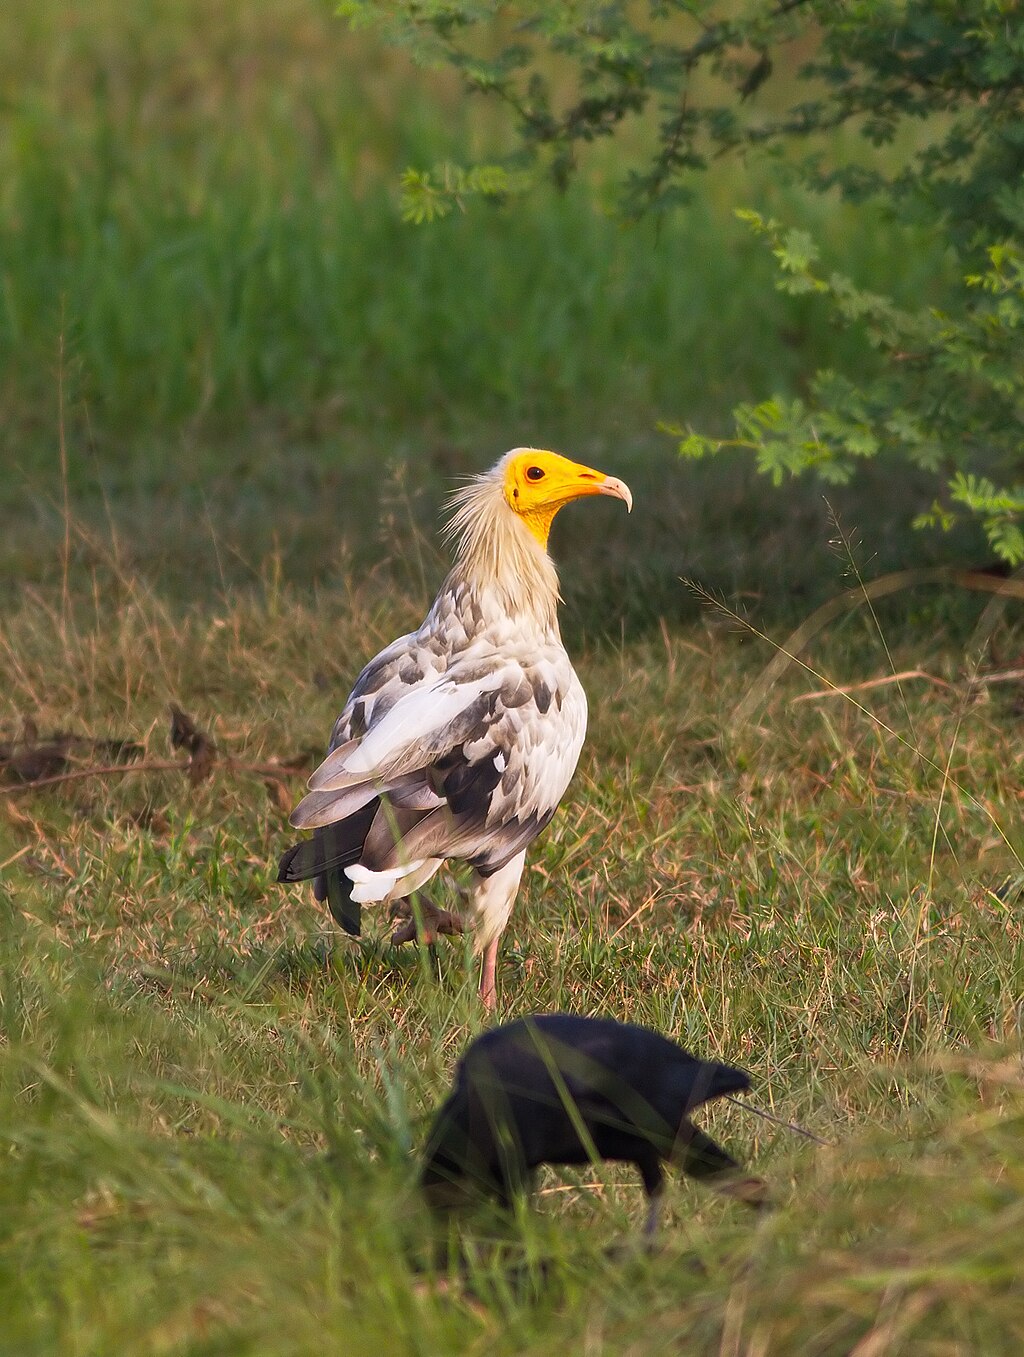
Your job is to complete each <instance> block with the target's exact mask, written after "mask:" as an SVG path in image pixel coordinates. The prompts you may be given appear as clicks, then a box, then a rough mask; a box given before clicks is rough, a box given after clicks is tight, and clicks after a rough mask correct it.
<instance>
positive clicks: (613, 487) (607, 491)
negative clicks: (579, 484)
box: [594, 476, 633, 513]
mask: <svg viewBox="0 0 1024 1357" xmlns="http://www.w3.org/2000/svg"><path fill="white" fill-rule="evenodd" d="M594 488H595V490H596V491H597V493H598V494H599V495H614V496H615V498H616V499H621V500H622V502H623V504H625V506H626V512H627V513H632V512H633V492H632V491H631V490H630V488H629V486H628V485H627V484H626V482H625V481H620V480H619V478H618V476H605V478H604V480H603V481H599V482H598V484H597V485H596V486H595V487H594Z"/></svg>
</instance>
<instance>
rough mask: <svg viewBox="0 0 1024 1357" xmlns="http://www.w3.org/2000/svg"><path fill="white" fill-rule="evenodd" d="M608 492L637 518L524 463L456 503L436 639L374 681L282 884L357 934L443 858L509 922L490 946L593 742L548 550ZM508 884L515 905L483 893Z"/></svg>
mask: <svg viewBox="0 0 1024 1357" xmlns="http://www.w3.org/2000/svg"><path fill="white" fill-rule="evenodd" d="M538 472H539V473H540V475H539V476H538ZM531 473H532V474H531ZM541 482H543V483H544V493H546V495H547V500H546V501H544V500H543V499H542V497H541V493H540V492H539V491H538V485H539V484H540V483H541ZM595 493H597V494H613V495H616V496H618V497H619V498H622V499H625V500H626V502H627V504H628V503H630V497H629V491H628V489H627V488H626V487H625V486H624V485H623V483H622V482H621V481H618V480H615V479H614V478H612V477H606V476H603V475H602V473H600V472H595V471H591V470H590V468H587V467H581V466H578V465H577V464H575V463H572V462H569V461H567V460H566V459H565V458H562V457H559V456H557V455H556V454H554V453H549V452H540V451H536V450H533V449H526V450H524V449H516V450H515V451H514V452H512V453H509V454H507V455H506V457H504V458H503V459H502V460H501V462H499V463H498V465H497V466H496V467H495V468H494V469H493V470H492V471H491V472H489V473H486V474H485V475H483V476H479V477H476V478H475V479H474V480H473V481H472V482H470V484H469V485H468V486H467V487H465V488H464V489H463V490H461V491H459V492H458V494H457V495H456V497H455V513H454V516H453V518H452V520H451V523H450V524H449V532H450V535H451V536H452V537H453V538H454V539H455V541H456V543H457V550H456V559H455V564H454V566H453V568H452V571H451V573H450V574H449V576H448V578H447V579H446V580H445V582H444V584H443V585H442V587H441V590H440V592H439V593H438V596H437V598H436V599H435V600H434V603H433V606H432V607H431V609H430V612H429V613H428V614H427V617H426V619H425V620H424V622H423V624H422V626H421V627H420V628H419V629H418V630H417V631H415V632H413V633H411V634H410V635H408V636H403V637H401V638H400V639H399V640H397V641H395V642H393V643H392V644H391V645H390V646H388V647H387V649H385V650H383V651H382V652H381V653H380V654H379V655H377V656H376V658H375V659H373V660H371V661H370V663H369V664H368V665H367V666H366V668H365V669H364V670H363V671H362V673H361V674H360V675H359V677H358V679H357V680H356V683H355V686H354V688H353V689H352V693H351V695H350V696H349V699H348V702H347V703H346V706H345V709H344V711H343V712H342V713H341V716H340V717H339V718H338V720H337V722H336V724H335V727H334V730H333V732H332V735H331V741H330V748H329V753H328V755H327V757H326V759H325V760H324V762H323V763H322V764H321V765H320V767H319V768H318V769H317V770H316V772H315V773H314V774H313V776H312V777H311V779H310V781H309V792H308V794H307V795H306V796H305V797H304V798H303V800H302V801H301V802H300V804H299V805H298V807H297V808H296V810H295V811H294V813H293V815H292V817H291V818H292V824H293V825H295V826H296V827H297V828H300V829H312V830H313V838H312V839H309V840H305V841H303V842H302V843H299V844H297V845H295V846H294V847H293V848H291V849H289V850H288V852H287V853H286V854H285V855H284V857H283V858H282V860H281V865H280V871H279V878H280V879H281V880H283V881H297V880H302V879H304V878H308V877H313V878H314V879H315V889H316V893H317V895H318V897H319V898H320V899H325V898H326V899H327V901H328V903H329V905H330V907H331V910H332V912H333V913H334V915H335V917H336V918H337V919H338V921H339V922H340V923H341V924H342V925H343V926H344V927H345V928H347V929H348V930H349V931H350V932H355V933H357V932H358V931H359V923H360V919H359V914H360V910H359V906H360V905H361V904H363V903H368V902H371V901H386V900H394V899H399V898H403V897H404V896H407V895H409V894H411V893H412V891H414V890H416V889H417V888H418V887H419V886H421V885H422V884H423V883H424V882H425V881H426V880H427V879H428V878H429V877H430V876H432V875H433V873H434V872H435V871H436V870H437V868H438V867H439V866H440V865H441V863H442V862H443V861H444V860H445V859H446V858H457V859H462V860H465V861H466V862H468V863H469V864H470V866H471V867H472V868H473V869H474V871H475V872H476V874H477V880H478V883H479V885H480V888H481V889H480V899H479V900H476V901H473V900H472V899H471V903H473V904H475V905H476V912H477V913H478V914H486V913H488V911H491V912H492V913H494V914H495V918H494V919H493V921H492V926H491V927H489V928H486V929H485V932H486V933H488V934H489V935H490V934H494V935H496V934H500V932H501V930H502V929H503V927H504V924H505V922H506V920H507V917H508V910H509V909H510V908H511V901H512V899H513V898H514V895H515V891H516V888H517V887H518V880H519V872H521V869H522V861H521V860H519V862H518V871H516V867H515V864H516V861H517V859H521V855H522V854H523V853H524V852H525V849H526V847H527V845H528V844H529V843H530V841H531V840H532V839H533V838H535V837H536V835H537V834H539V833H540V831H541V830H542V829H543V828H544V826H545V825H546V824H547V823H548V821H549V820H550V819H551V817H552V815H553V814H554V812H555V810H556V808H557V806H558V803H559V801H560V800H561V797H562V795H563V793H564V792H565V789H566V787H567V786H568V783H569V779H570V778H571V777H572V774H573V770H574V769H575V767H576V761H577V759H578V758H579V754H580V750H581V748H582V745H583V739H584V735H585V732H586V722H587V702H586V696H585V694H584V692H583V688H582V686H581V684H580V682H579V679H578V678H577V677H576V673H575V671H574V670H573V667H572V664H571V663H570V661H569V657H568V655H567V654H566V652H565V649H564V648H563V646H562V642H561V638H560V636H559V632H558V621H557V615H556V606H557V601H558V581H557V576H556V574H555V570H554V566H553V564H552V562H551V560H550V558H549V556H548V554H547V551H546V542H547V531H548V528H549V527H550V523H551V520H552V519H553V517H554V514H555V513H556V512H557V510H558V509H559V508H560V507H561V506H562V504H564V503H567V502H568V501H569V500H570V499H573V498H577V497H578V496H580V495H583V494H595ZM504 868H508V875H509V876H511V875H514V876H515V880H514V882H511V881H510V892H509V891H506V892H505V893H504V894H507V895H508V899H507V901H506V900H505V899H504V895H502V896H501V898H499V899H497V900H496V899H495V898H494V897H495V892H494V890H491V891H490V892H488V891H487V889H486V888H485V886H484V883H486V882H487V880H488V878H491V877H494V876H495V875H496V874H498V873H500V872H501V871H502V869H504ZM471 896H472V892H471ZM502 912H503V915H504V916H503V917H498V916H501V915H502ZM481 922H482V920H481ZM487 940H489V938H488V939H487Z"/></svg>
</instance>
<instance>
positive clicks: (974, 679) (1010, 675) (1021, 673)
mask: <svg viewBox="0 0 1024 1357" xmlns="http://www.w3.org/2000/svg"><path fill="white" fill-rule="evenodd" d="M1018 679H1024V669H1004V670H1002V671H1001V672H1000V673H997V674H972V675H971V677H970V678H969V679H968V680H967V682H968V683H971V684H976V685H977V686H978V687H981V686H982V685H984V684H986V683H1013V682H1015V681H1016V680H1018Z"/></svg>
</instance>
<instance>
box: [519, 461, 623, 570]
mask: <svg viewBox="0 0 1024 1357" xmlns="http://www.w3.org/2000/svg"><path fill="white" fill-rule="evenodd" d="M504 488H505V500H506V502H507V504H508V506H509V508H510V509H512V510H513V511H514V512H515V513H517V514H518V515H519V517H520V518H521V519H522V520H523V522H524V523H525V524H526V526H527V527H528V528H529V529H530V531H531V532H532V533H533V535H534V537H535V538H536V539H537V541H538V542H539V543H540V544H541V546H542V547H546V546H547V542H548V533H549V532H550V531H551V524H552V522H553V521H554V517H555V514H557V513H558V511H559V509H561V508H562V506H563V505H565V504H568V503H569V502H570V501H571V500H574V499H580V498H581V497H582V496H583V495H614V496H615V498H616V499H621V500H622V501H623V502H624V504H625V506H626V508H627V510H631V509H632V508H633V496H632V493H631V492H630V489H629V486H628V485H627V484H626V483H625V481H620V480H618V478H617V477H615V476H606V475H605V474H604V472H603V471H594V470H593V468H592V467H589V466H581V465H580V463H579V462H570V461H569V459H568V457H561V456H559V454H558V453H557V452H546V451H544V450H543V449H542V448H522V449H519V450H518V451H517V452H516V453H514V454H513V456H511V457H510V458H509V460H508V463H507V464H506V467H505V487H504Z"/></svg>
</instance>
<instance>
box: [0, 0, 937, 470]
mask: <svg viewBox="0 0 1024 1357" xmlns="http://www.w3.org/2000/svg"><path fill="white" fill-rule="evenodd" d="M0 51H2V52H3V54H4V55H3V57H0V62H2V65H0V76H2V77H3V80H4V88H5V97H6V109H5V117H4V126H3V131H2V134H0V284H2V286H0V372H2V373H3V377H2V379H0V380H2V392H3V397H4V403H5V406H6V407H7V409H8V411H9V414H8V417H7V418H6V419H5V421H4V430H3V433H2V435H0V437H2V438H3V440H4V441H3V445H2V446H3V447H4V453H5V458H7V459H9V460H10V461H11V462H12V463H13V464H15V465H16V466H18V467H22V468H24V469H26V470H28V471H34V470H37V469H38V467H39V465H40V463H43V464H45V465H48V466H50V467H52V465H53V462H54V458H53V455H52V454H53V448H54V443H55V441H56V438H55V430H56V427H57V422H58V400H57V384H56V375H57V373H58V371H60V373H61V374H62V379H63V386H64V393H63V402H64V409H65V418H66V420H67V422H68V423H69V425H70V426H71V427H72V428H73V429H74V430H75V431H76V433H77V435H78V438H77V439H76V448H78V449H79V451H78V453H77V455H76V456H75V457H73V458H72V474H73V476H74V477H75V479H76V480H77V482H78V483H79V484H80V485H81V486H82V488H85V487H87V486H88V485H89V484H90V482H91V481H92V479H93V476H94V467H93V463H94V462H98V464H99V465H100V466H101V467H104V468H116V467H120V468H122V472H123V471H124V470H126V469H127V470H139V469H142V470H144V471H145V470H148V471H150V472H151V473H152V471H153V470H155V469H156V468H159V467H160V466H162V465H163V466H166V465H167V464H168V463H170V464H173V465H174V466H181V465H184V464H187V463H188V461H189V460H190V459H192V458H194V457H195V455H196V450H197V447H198V449H199V452H200V455H201V454H202V450H203V448H204V446H205V445H206V444H207V443H208V441H209V440H210V439H211V438H215V439H218V440H219V439H220V438H221V437H222V435H223V433H224V431H225V430H230V431H232V432H235V433H237V431H238V428H239V425H240V424H241V425H244V426H245V427H247V428H249V429H253V428H255V429H260V428H267V427H270V428H272V429H273V430H274V431H275V432H276V433H277V434H278V436H281V435H282V434H283V436H284V437H285V438H286V439H289V440H290V441H298V442H302V441H305V440H309V439H310V437H312V439H313V441H316V440H318V439H320V438H322V437H323V436H324V435H327V436H328V437H336V436H337V435H338V433H339V431H345V432H347V431H350V430H351V429H352V428H353V427H355V428H361V429H367V428H369V429H372V430H374V431H375V432H376V433H377V434H378V437H379V436H380V434H381V432H382V431H384V430H387V431H388V432H389V435H390V437H391V438H392V439H394V438H395V434H396V431H397V432H398V433H399V437H400V438H401V437H402V435H405V434H407V433H408V431H409V430H410V429H414V430H415V432H416V436H417V438H418V440H419V441H420V444H421V446H422V445H423V444H424V443H429V442H430V441H432V440H447V439H449V438H451V437H452V435H453V434H456V435H458V436H462V437H465V436H466V434H467V432H469V431H470V430H481V429H485V430H486V431H487V433H488V434H493V433H494V432H495V431H496V430H502V431H504V432H503V441H504V442H513V443H514V442H515V441H516V440H517V439H520V438H526V437H527V436H530V437H540V436H542V435H544V436H545V437H547V438H548V439H549V440H551V441H557V440H559V439H561V440H562V441H566V440H569V441H572V440H577V439H582V440H584V441H587V440H589V439H591V438H592V437H593V436H594V435H595V434H597V433H600V434H602V435H604V436H605V437H608V436H609V435H613V436H615V437H617V438H619V439H622V438H629V439H635V438H636V436H637V434H638V433H640V435H641V436H643V435H644V434H645V433H649V432H650V431H651V430H652V429H653V427H654V424H655V422H656V421H657V420H658V419H659V418H665V419H675V420H684V421H685V420H695V421H698V422H700V423H702V425H705V426H707V425H711V426H713V427H715V428H721V427H725V424H726V421H725V415H726V412H727V411H728V410H729V408H730V407H731V406H733V405H734V404H736V403H737V402H739V401H740V400H743V399H747V398H757V397H761V396H764V395H766V394H769V393H770V392H771V391H772V390H773V389H776V388H781V389H783V390H792V389H795V388H799V386H800V384H801V382H802V381H804V380H805V378H806V375H807V373H808V372H809V371H810V370H811V367H812V366H813V364H814V363H822V364H827V363H828V362H836V361H839V360H840V359H842V358H843V356H844V355H845V356H847V357H849V356H850V354H852V353H857V352H858V350H857V346H856V344H855V342H854V341H851V340H850V339H849V338H844V337H843V336H840V335H837V334H835V333H833V332H831V331H830V330H829V327H828V324H827V320H826V317H825V315H824V314H823V312H822V311H821V310H820V308H816V307H815V306H814V305H813V304H810V303H808V302H806V301H805V300H802V299H797V300H794V299H785V298H783V297H781V296H778V295H776V294H775V293H774V292H773V289H772V261H771V259H770V258H769V256H768V253H767V251H766V250H765V249H764V248H763V246H761V245H760V244H759V243H758V242H756V241H755V240H754V239H753V238H752V236H751V235H750V233H749V232H748V231H746V229H745V228H743V227H741V226H740V225H739V223H737V222H736V221H735V220H734V219H733V211H734V209H735V208H736V207H737V206H738V205H742V204H743V203H744V202H750V203H753V204H754V205H757V206H759V207H762V208H766V209H768V210H771V209H775V210H778V211H782V212H786V211H788V212H791V213H794V214H799V216H800V217H801V219H802V220H804V221H805V222H806V221H809V220H816V221H817V222H818V224H819V225H820V227H821V230H822V232H823V234H824V236H825V238H826V242H828V241H831V243H832V245H833V247H834V248H835V249H836V250H837V251H838V252H839V254H840V255H841V256H842V257H843V260H844V263H845V264H846V265H847V266H848V267H850V268H851V269H853V270H854V272H856V273H859V274H860V275H861V276H864V277H866V278H871V279H875V280H876V281H882V280H885V281H886V282H888V281H889V280H891V279H895V280H896V287H897V293H898V295H903V296H905V297H907V298H908V299H909V298H914V299H917V298H919V297H920V295H921V294H922V292H927V290H928V288H929V285H930V282H931V280H932V279H933V277H934V275H935V273H936V270H937V269H939V268H940V267H941V261H940V260H938V259H937V258H936V257H935V256H934V253H933V252H930V251H929V249H928V248H927V246H926V244H925V241H924V238H923V237H922V238H921V239H917V238H913V239H912V238H910V237H906V236H901V237H898V238H896V237H894V236H893V233H892V231H891V229H888V228H886V226H885V225H884V223H882V222H878V223H876V229H875V230H871V229H867V230H865V229H864V227H863V225H859V226H858V227H857V229H856V231H854V230H853V220H854V219H853V218H852V217H851V216H849V215H848V214H845V213H838V212H837V210H836V206H835V204H826V205H824V206H821V205H818V206H817V207H816V206H814V205H813V204H812V203H810V202H808V201H806V200H804V199H799V198H797V197H795V196H794V195H793V194H792V192H791V191H788V190H786V189H785V188H784V187H782V186H780V185H778V184H776V183H775V178H776V177H777V171H774V172H766V171H761V172H760V173H759V174H754V173H748V172H747V171H745V170H744V169H743V167H741V166H738V165H735V164H734V165H730V166H723V167H722V168H721V170H719V171H717V172H716V173H714V174H712V175H709V176H708V177H707V179H706V180H705V181H704V182H703V183H702V185H701V194H700V197H699V198H698V201H697V202H696V204H695V205H694V207H693V208H692V210H689V211H688V212H687V213H685V214H681V215H680V216H679V217H677V218H673V219H666V220H663V221H661V222H660V223H659V222H647V223H642V224H640V225H637V226H628V225H623V224H622V223H621V222H619V221H617V220H615V219H613V218H611V217H609V216H605V215H603V214H602V213H601V211H600V210H595V209H594V208H593V206H592V205H591V203H590V201H589V198H588V191H587V190H586V188H584V189H583V190H582V191H577V190H574V191H572V192H570V193H569V194H568V195H566V196H565V197H560V196H558V195H557V194H555V193H548V192H541V193H540V194H538V196H537V197H536V198H534V199H532V200H531V201H530V202H529V203H528V204H523V205H516V206H514V207H513V208H512V209H511V210H509V211H506V212H497V211H490V210H487V209H486V208H485V209H482V210H477V211H475V212H473V213H472V214H470V215H469V216H465V217H463V216H460V215H456V216H455V217H454V218H452V219H450V220H448V221H445V222H442V223H440V224H438V225H436V226H435V227H434V228H433V229H431V230H423V229H414V228H412V227H410V226H407V225H404V224H402V223H401V221H400V220H399V216H398V210H397V200H396V190H397V179H398V175H399V173H400V171H401V169H402V168H403V167H404V166H405V165H407V164H410V163H413V164H420V165H422V164H426V165H430V164H432V163H434V162H435V161H436V160H438V159H442V158H444V157H446V156H448V157H454V158H456V159H459V158H463V159H464V158H465V157H466V156H467V155H470V154H473V153H474V151H476V150H480V149H482V148H494V147H495V146H497V147H500V146H501V145H502V144H503V139H504V137H505V136H506V135H507V133H504V132H503V130H502V128H501V125H500V123H498V121H497V120H496V118H495V117H494V115H493V112H492V111H489V110H488V109H487V107H486V105H484V104H483V103H482V102H480V101H472V100H467V99H466V97H465V96H462V95H461V94H460V93H459V91H458V89H457V88H456V87H455V86H454V85H453V84H452V83H451V81H450V80H449V81H446V80H445V79H444V78H442V77H441V76H440V75H429V76H428V75H425V74H423V73H420V72H417V71H415V70H414V69H413V68H411V67H410V66H408V65H407V64H406V63H405V62H404V61H403V59H402V58H401V57H399V56H398V55H397V54H387V53H381V52H380V51H379V50H377V49H375V48H374V47H373V46H372V44H371V41H370V39H368V38H366V37H358V38H357V37H355V36H353V35H351V34H350V33H348V31H347V30H346V29H345V27H344V25H342V24H341V23H340V22H339V21H337V20H335V19H334V18H333V17H332V16H331V15H330V13H329V12H328V10H327V9H326V8H325V9H320V8H319V7H318V6H317V5H315V4H313V3H310V2H309V0H271V2H270V3H268V4H265V5H260V6H256V7H254V6H252V5H249V4H244V3H242V0H228V2H227V3H224V4H220V5H218V6H217V10H216V13H215V14H211V13H210V12H209V7H208V6H203V5H200V4H198V3H197V0H168V2H167V3H162V4H159V5H157V4H149V5H137V6H116V5H113V4H111V3H109V2H108V0H78V3H76V4H74V5H71V6H69V5H67V4H66V3H63V0H40V3H39V4H38V5H35V6H34V7H33V20H32V22H28V23H26V22H24V18H23V16H22V15H20V14H19V15H15V14H14V13H13V12H10V13H8V14H7V15H5V16H4V17H0ZM183 444H184V447H183V446H182V445H183ZM14 488H16V487H14ZM11 490H12V487H10V486H8V487H7V488H6V489H5V492H4V493H5V497H7V496H9V495H10V494H11Z"/></svg>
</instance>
